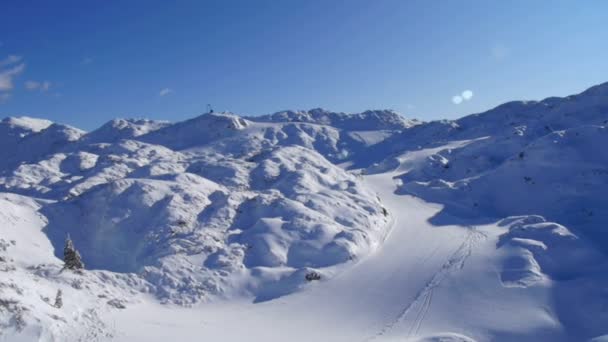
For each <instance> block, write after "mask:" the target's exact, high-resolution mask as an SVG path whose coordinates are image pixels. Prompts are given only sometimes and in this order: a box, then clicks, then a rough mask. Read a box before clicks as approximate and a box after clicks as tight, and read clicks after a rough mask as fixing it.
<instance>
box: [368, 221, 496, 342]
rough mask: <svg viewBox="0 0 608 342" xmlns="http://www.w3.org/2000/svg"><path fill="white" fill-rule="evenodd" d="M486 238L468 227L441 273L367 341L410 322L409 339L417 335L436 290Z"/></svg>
mask: <svg viewBox="0 0 608 342" xmlns="http://www.w3.org/2000/svg"><path fill="white" fill-rule="evenodd" d="M486 237H487V236H486V234H484V233H482V232H480V231H478V230H476V229H475V227H473V226H469V227H467V234H466V236H465V238H464V241H463V242H462V243H461V244H460V246H459V247H458V249H457V250H456V251H455V252H454V253H453V254H452V255H451V256H450V257H449V258H448V260H447V261H446V262H445V263H444V264H443V265H442V266H441V268H440V269H439V271H437V273H435V274H434V275H433V277H432V278H431V279H430V280H429V281H428V282H427V283H426V284H425V286H424V287H423V288H422V290H420V292H419V293H418V294H417V295H416V297H414V299H413V300H412V301H411V302H410V303H409V305H407V306H406V307H405V308H404V309H403V310H402V311H401V312H400V313H399V315H398V316H397V317H396V318H395V319H394V320H393V321H391V322H389V323H387V324H386V326H385V327H384V328H383V329H382V330H381V331H380V332H379V333H378V334H376V335H374V336H372V337H371V338H370V339H368V340H367V341H373V340H375V339H377V338H379V337H381V336H383V335H386V334H387V333H388V332H390V331H391V330H392V329H393V328H395V327H396V326H397V325H399V324H401V323H404V322H410V324H409V329H408V333H407V337H408V338H409V337H411V336H415V335H417V334H418V333H419V331H420V327H421V326H422V324H423V323H424V320H425V318H426V316H427V314H428V312H429V309H430V307H431V304H432V302H433V292H434V290H435V288H437V287H438V286H439V285H440V284H441V283H442V281H443V280H444V279H446V278H447V277H448V276H449V275H450V274H452V273H454V272H457V271H458V270H461V269H462V268H463V267H464V265H465V262H466V260H467V259H468V257H469V256H471V254H472V253H473V249H474V248H475V246H476V245H477V244H478V243H479V242H480V241H481V240H483V239H485V238H486ZM436 251H437V249H435V250H434V251H433V252H431V253H430V254H429V256H427V258H425V260H424V261H423V263H424V262H425V261H426V260H428V259H430V258H431V257H432V256H433V255H434V254H435V252H436Z"/></svg>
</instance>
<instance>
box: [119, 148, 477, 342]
mask: <svg viewBox="0 0 608 342" xmlns="http://www.w3.org/2000/svg"><path fill="white" fill-rule="evenodd" d="M415 157H416V158H415V159H419V158H420V159H421V158H423V157H424V153H421V151H418V152H416V153H415ZM406 159H407V158H406ZM408 162H410V163H411V162H412V159H409V160H408ZM399 171H401V172H402V171H403V170H402V169H400V170H399ZM397 175H398V173H396V172H387V173H382V174H376V175H369V176H365V182H366V183H368V185H369V186H370V187H371V188H373V189H374V190H375V191H376V192H377V193H378V196H379V197H380V198H381V201H382V204H383V205H384V206H385V207H386V208H387V209H388V211H389V213H390V214H391V216H392V219H393V223H392V224H393V226H392V229H391V231H390V232H389V234H388V236H387V237H386V239H385V241H384V244H383V245H381V246H380V247H379V248H378V250H376V251H375V252H374V253H372V254H371V255H369V256H368V257H366V258H365V259H363V260H362V261H360V262H358V263H357V264H355V265H349V266H347V267H345V269H344V271H343V272H341V273H339V274H338V275H337V276H335V277H334V278H333V279H330V280H328V281H323V282H320V283H311V284H310V286H308V288H306V289H304V290H303V291H300V292H298V293H295V294H292V295H289V296H285V297H281V298H278V299H276V300H273V301H269V302H265V303H258V304H251V303H243V302H233V303H224V304H222V303H213V304H209V305H203V306H201V307H200V308H190V309H176V308H173V309H172V310H168V309H163V308H162V307H159V306H156V305H155V306H154V307H153V308H150V307H146V306H144V307H142V309H141V310H126V311H124V312H122V313H121V315H120V316H119V317H117V318H116V322H117V323H118V325H119V326H118V329H119V330H122V331H123V333H122V334H120V333H119V334H118V336H117V340H118V341H123V339H122V338H124V341H127V340H137V339H141V337H145V338H146V339H147V340H150V341H161V340H163V339H162V336H172V337H174V338H178V339H179V338H182V337H183V338H186V339H187V337H188V336H192V334H195V336H201V337H205V336H208V337H214V336H215V337H217V338H221V339H222V340H225V341H237V340H242V339H243V338H244V337H246V336H249V337H251V336H255V337H256V339H265V340H285V339H289V340H292V341H300V340H302V341H309V340H310V339H319V340H327V341H365V340H370V339H381V338H385V337H387V336H390V335H391V332H392V330H393V329H394V328H397V327H399V329H396V330H399V335H398V336H399V337H400V338H403V337H407V336H404V335H403V333H402V331H403V327H404V326H405V325H406V326H407V330H408V333H407V335H408V336H412V337H414V336H418V335H419V334H420V333H429V331H425V329H424V326H425V320H427V319H428V318H429V317H428V315H429V310H430V308H431V306H432V305H433V294H434V291H435V289H436V288H437V287H438V286H439V285H440V284H441V283H442V282H443V281H444V280H445V279H446V278H448V277H450V276H451V275H453V274H454V273H456V272H458V271H459V270H461V269H462V268H463V267H464V265H465V261H466V260H467V258H468V257H469V256H470V255H471V254H472V253H473V250H474V248H475V246H476V245H477V243H478V242H479V241H481V240H482V239H483V238H484V234H483V233H481V232H479V231H477V230H476V229H475V228H474V227H468V226H441V227H436V226H433V225H432V224H430V223H429V222H428V219H429V218H431V217H432V216H434V215H435V214H436V213H437V212H439V211H440V210H441V206H440V205H434V204H430V203H427V202H424V201H422V200H420V199H418V198H415V197H412V196H403V195H397V194H395V190H396V189H397V184H396V182H395V180H394V177H395V176H397ZM159 310H160V311H164V313H162V312H158V311H159ZM193 310H196V313H195V312H193ZM123 314H127V315H129V316H130V315H137V316H135V317H137V319H136V321H139V322H140V323H141V324H140V326H139V327H138V326H134V325H131V324H130V325H129V326H126V325H125V326H121V324H120V322H121V321H123V322H133V319H134V318H133V316H131V317H130V318H121V316H123ZM159 315H162V316H163V318H162V319H160V318H159ZM192 317H197V318H196V319H193V318H192ZM165 319H166V320H168V321H167V322H166V324H162V325H159V321H162V320H165ZM201 320H202V321H204V322H205V325H204V327H203V326H201V325H200V322H201ZM175 322H178V323H176V324H177V326H179V327H180V328H179V329H171V325H172V324H174V323H175ZM237 322H238V324H239V325H240V327H241V329H236V330H235V329H230V326H232V325H233V324H237ZM269 326H272V328H268V327H269ZM159 329H167V330H169V329H170V330H177V331H171V332H170V333H169V332H168V331H159ZM154 331H157V332H158V333H154ZM294 331H297V332H298V333H297V335H294ZM431 332H432V331H431ZM140 334H143V335H140ZM182 334H183V335H182Z"/></svg>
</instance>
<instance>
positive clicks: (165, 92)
mask: <svg viewBox="0 0 608 342" xmlns="http://www.w3.org/2000/svg"><path fill="white" fill-rule="evenodd" d="M172 92H173V90H172V89H169V88H163V89H161V90H160V92H159V93H158V95H160V96H167V95H169V94H171V93H172Z"/></svg>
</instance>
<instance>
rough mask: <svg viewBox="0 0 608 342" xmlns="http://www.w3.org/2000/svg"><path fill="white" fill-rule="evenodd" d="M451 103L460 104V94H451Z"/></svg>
mask: <svg viewBox="0 0 608 342" xmlns="http://www.w3.org/2000/svg"><path fill="white" fill-rule="evenodd" d="M452 103H454V104H461V103H462V96H460V95H454V96H452Z"/></svg>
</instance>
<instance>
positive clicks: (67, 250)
mask: <svg viewBox="0 0 608 342" xmlns="http://www.w3.org/2000/svg"><path fill="white" fill-rule="evenodd" d="M63 262H64V263H65V264H64V266H63V268H67V269H70V270H80V269H83V268H84V263H83V262H82V260H81V257H80V253H78V251H77V250H76V248H75V247H74V243H73V242H72V239H70V236H69V235H68V236H67V238H66V239H65V247H64V248H63Z"/></svg>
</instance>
